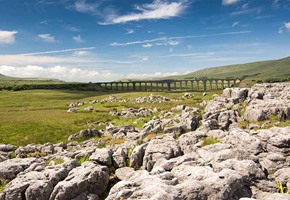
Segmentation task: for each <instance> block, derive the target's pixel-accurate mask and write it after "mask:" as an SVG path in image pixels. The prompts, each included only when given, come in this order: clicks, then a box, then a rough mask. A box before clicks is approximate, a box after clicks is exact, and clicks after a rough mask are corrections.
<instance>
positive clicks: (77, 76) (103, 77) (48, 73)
mask: <svg viewBox="0 0 290 200" xmlns="http://www.w3.org/2000/svg"><path fill="white" fill-rule="evenodd" d="M0 73H2V74H5V75H7V76H15V77H40V78H56V79H60V80H65V81H83V82H89V81H92V82H97V81H107V80H116V79H118V78H119V77H120V75H117V74H112V73H111V72H110V71H96V70H92V69H82V68H78V67H68V66H60V65H56V66H53V67H42V66H36V65H27V66H25V67H13V66H9V65H0Z"/></svg>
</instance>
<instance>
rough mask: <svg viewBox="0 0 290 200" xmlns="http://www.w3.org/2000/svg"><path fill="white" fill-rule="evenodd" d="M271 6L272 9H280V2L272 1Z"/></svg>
mask: <svg viewBox="0 0 290 200" xmlns="http://www.w3.org/2000/svg"><path fill="white" fill-rule="evenodd" d="M272 6H273V8H274V9H278V8H279V7H280V0H274V1H273V2H272Z"/></svg>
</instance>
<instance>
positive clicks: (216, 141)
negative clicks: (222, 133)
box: [202, 137, 221, 147]
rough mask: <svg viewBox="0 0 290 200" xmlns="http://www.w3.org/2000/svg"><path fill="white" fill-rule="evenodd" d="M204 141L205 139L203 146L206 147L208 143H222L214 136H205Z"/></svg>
mask: <svg viewBox="0 0 290 200" xmlns="http://www.w3.org/2000/svg"><path fill="white" fill-rule="evenodd" d="M202 141H203V143H202V146H203V147H205V146H207V145H211V144H216V143H221V141H220V140H218V139H215V138H212V137H205V138H203V140H202Z"/></svg>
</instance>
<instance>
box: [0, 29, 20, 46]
mask: <svg viewBox="0 0 290 200" xmlns="http://www.w3.org/2000/svg"><path fill="white" fill-rule="evenodd" d="M16 34H17V31H3V30H0V45H1V44H3V45H8V44H13V43H14V42H15V35H16Z"/></svg>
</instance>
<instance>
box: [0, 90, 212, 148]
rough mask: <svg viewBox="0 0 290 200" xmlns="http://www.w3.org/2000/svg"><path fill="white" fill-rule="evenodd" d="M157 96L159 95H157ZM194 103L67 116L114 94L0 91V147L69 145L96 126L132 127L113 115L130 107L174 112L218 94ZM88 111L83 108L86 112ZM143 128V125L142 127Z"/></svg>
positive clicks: (104, 108) (132, 95)
mask: <svg viewBox="0 0 290 200" xmlns="http://www.w3.org/2000/svg"><path fill="white" fill-rule="evenodd" d="M153 94H157V93H156V92H153ZM158 94H161V95H164V96H168V97H171V98H175V97H181V96H182V95H183V93H178V92H176V93H166V92H158ZM194 94H195V97H194V100H186V101H184V102H178V101H172V102H168V103H166V104H164V103H163V104H135V103H133V102H128V103H117V102H115V103H106V104H93V106H94V108H95V109H96V110H97V112H89V113H87V112H80V113H67V112H66V111H67V109H68V104H69V103H72V102H76V101H89V100H93V99H99V100H101V99H104V98H107V97H108V96H109V95H110V94H108V93H104V92H99V93H97V92H87V91H82V92H79V91H70V90H27V91H17V92H11V91H0V143H9V144H14V145H26V144H29V143H35V144H38V143H46V142H53V143H57V142H61V141H64V142H65V141H66V140H67V138H68V136H69V135H70V134H73V133H76V132H78V131H80V130H82V129H86V128H94V127H95V126H94V125H92V124H94V123H96V122H109V121H111V122H113V123H115V124H116V125H124V124H132V123H133V122H134V121H135V120H136V119H137V118H136V119H123V118H120V117H112V116H110V115H109V111H110V110H112V109H118V110H121V109H123V108H126V107H136V108H139V107H148V108H153V107H157V108H159V109H170V108H171V107H173V106H176V105H179V104H185V105H192V106H198V105H199V103H200V102H201V101H202V100H204V99H209V98H211V97H212V94H214V92H208V94H209V95H208V96H206V97H203V96H202V92H196V93H194ZM114 95H115V96H117V97H121V98H136V97H140V96H149V95H150V93H148V92H130V93H118V94H114ZM84 107H86V106H83V107H82V109H83V108H84ZM141 126H142V124H139V127H141Z"/></svg>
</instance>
